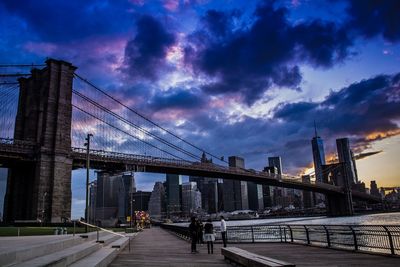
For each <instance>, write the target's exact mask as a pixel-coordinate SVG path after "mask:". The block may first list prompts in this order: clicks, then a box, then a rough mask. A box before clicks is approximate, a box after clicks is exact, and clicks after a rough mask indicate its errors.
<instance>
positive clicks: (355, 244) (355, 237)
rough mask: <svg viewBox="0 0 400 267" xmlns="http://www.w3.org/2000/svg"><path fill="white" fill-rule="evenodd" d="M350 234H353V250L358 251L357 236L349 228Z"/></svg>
mask: <svg viewBox="0 0 400 267" xmlns="http://www.w3.org/2000/svg"><path fill="white" fill-rule="evenodd" d="M349 228H350V230H351V232H352V234H353V239H354V250H356V251H357V250H358V243H357V235H356V231H354V229H353V227H351V226H349Z"/></svg>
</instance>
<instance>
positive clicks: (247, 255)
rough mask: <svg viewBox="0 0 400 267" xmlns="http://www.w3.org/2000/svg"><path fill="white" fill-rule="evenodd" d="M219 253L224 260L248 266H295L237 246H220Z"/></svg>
mask: <svg viewBox="0 0 400 267" xmlns="http://www.w3.org/2000/svg"><path fill="white" fill-rule="evenodd" d="M221 254H222V255H223V256H224V258H225V259H226V260H229V261H232V262H235V263H237V264H240V265H242V266H250V267H262V266H269V267H281V266H287V267H291V266H296V265H295V264H293V263H289V262H285V261H281V260H276V259H273V258H269V257H265V256H261V255H257V254H255V253H251V252H249V251H246V250H243V249H240V248H237V247H228V248H221Z"/></svg>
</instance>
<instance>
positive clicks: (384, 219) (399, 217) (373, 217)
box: [178, 212, 400, 226]
mask: <svg viewBox="0 0 400 267" xmlns="http://www.w3.org/2000/svg"><path fill="white" fill-rule="evenodd" d="M213 224H214V225H215V226H219V222H213ZM226 224H227V226H245V225H262V224H306V225H309V224H322V225H333V224H336V225H343V224H344V225H400V212H392V213H380V214H368V215H356V216H346V217H326V216H320V217H296V218H279V219H253V220H238V221H226ZM178 225H185V226H186V225H188V223H178Z"/></svg>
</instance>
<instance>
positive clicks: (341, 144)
mask: <svg viewBox="0 0 400 267" xmlns="http://www.w3.org/2000/svg"><path fill="white" fill-rule="evenodd" d="M336 146H337V151H338V156H339V162H340V163H344V164H345V170H346V176H347V178H348V180H349V182H351V183H357V178H356V177H357V176H356V169H355V166H354V165H355V160H354V157H353V153H352V151H351V150H350V142H349V138H340V139H336Z"/></svg>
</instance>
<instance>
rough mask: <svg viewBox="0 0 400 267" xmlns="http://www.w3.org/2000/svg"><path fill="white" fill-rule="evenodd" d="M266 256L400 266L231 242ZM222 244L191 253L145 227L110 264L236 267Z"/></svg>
mask: <svg viewBox="0 0 400 267" xmlns="http://www.w3.org/2000/svg"><path fill="white" fill-rule="evenodd" d="M228 246H235V247H239V248H242V249H245V250H248V251H250V252H253V253H256V254H259V255H263V256H266V257H270V258H274V259H277V260H283V261H286V262H290V263H294V264H296V266H299V267H301V266H372V267H376V266H379V267H381V266H383V267H385V266H399V264H400V258H398V257H389V256H380V255H369V254H365V253H354V252H351V251H340V250H334V249H328V248H319V247H310V246H306V245H296V244H288V243H252V244H232V245H231V244H228ZM221 247H222V246H221V244H219V243H216V244H214V254H208V253H207V246H206V245H205V244H204V245H202V246H200V245H197V249H198V251H199V253H198V254H191V253H190V243H189V242H187V241H184V240H182V239H180V238H178V237H177V236H176V235H174V234H172V233H170V232H167V231H165V230H163V229H160V228H158V227H153V228H151V229H145V230H144V231H143V232H140V233H139V235H137V236H136V238H134V239H133V240H132V241H131V250H130V251H129V248H128V247H127V248H125V249H124V250H123V251H122V252H121V253H120V254H119V255H118V256H117V257H116V258H115V259H114V261H113V262H112V263H111V264H110V265H109V266H110V267H122V266H183V267H188V266H211V267H213V266H232V265H230V264H228V263H227V262H225V261H224V259H223V256H222V255H221Z"/></svg>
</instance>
